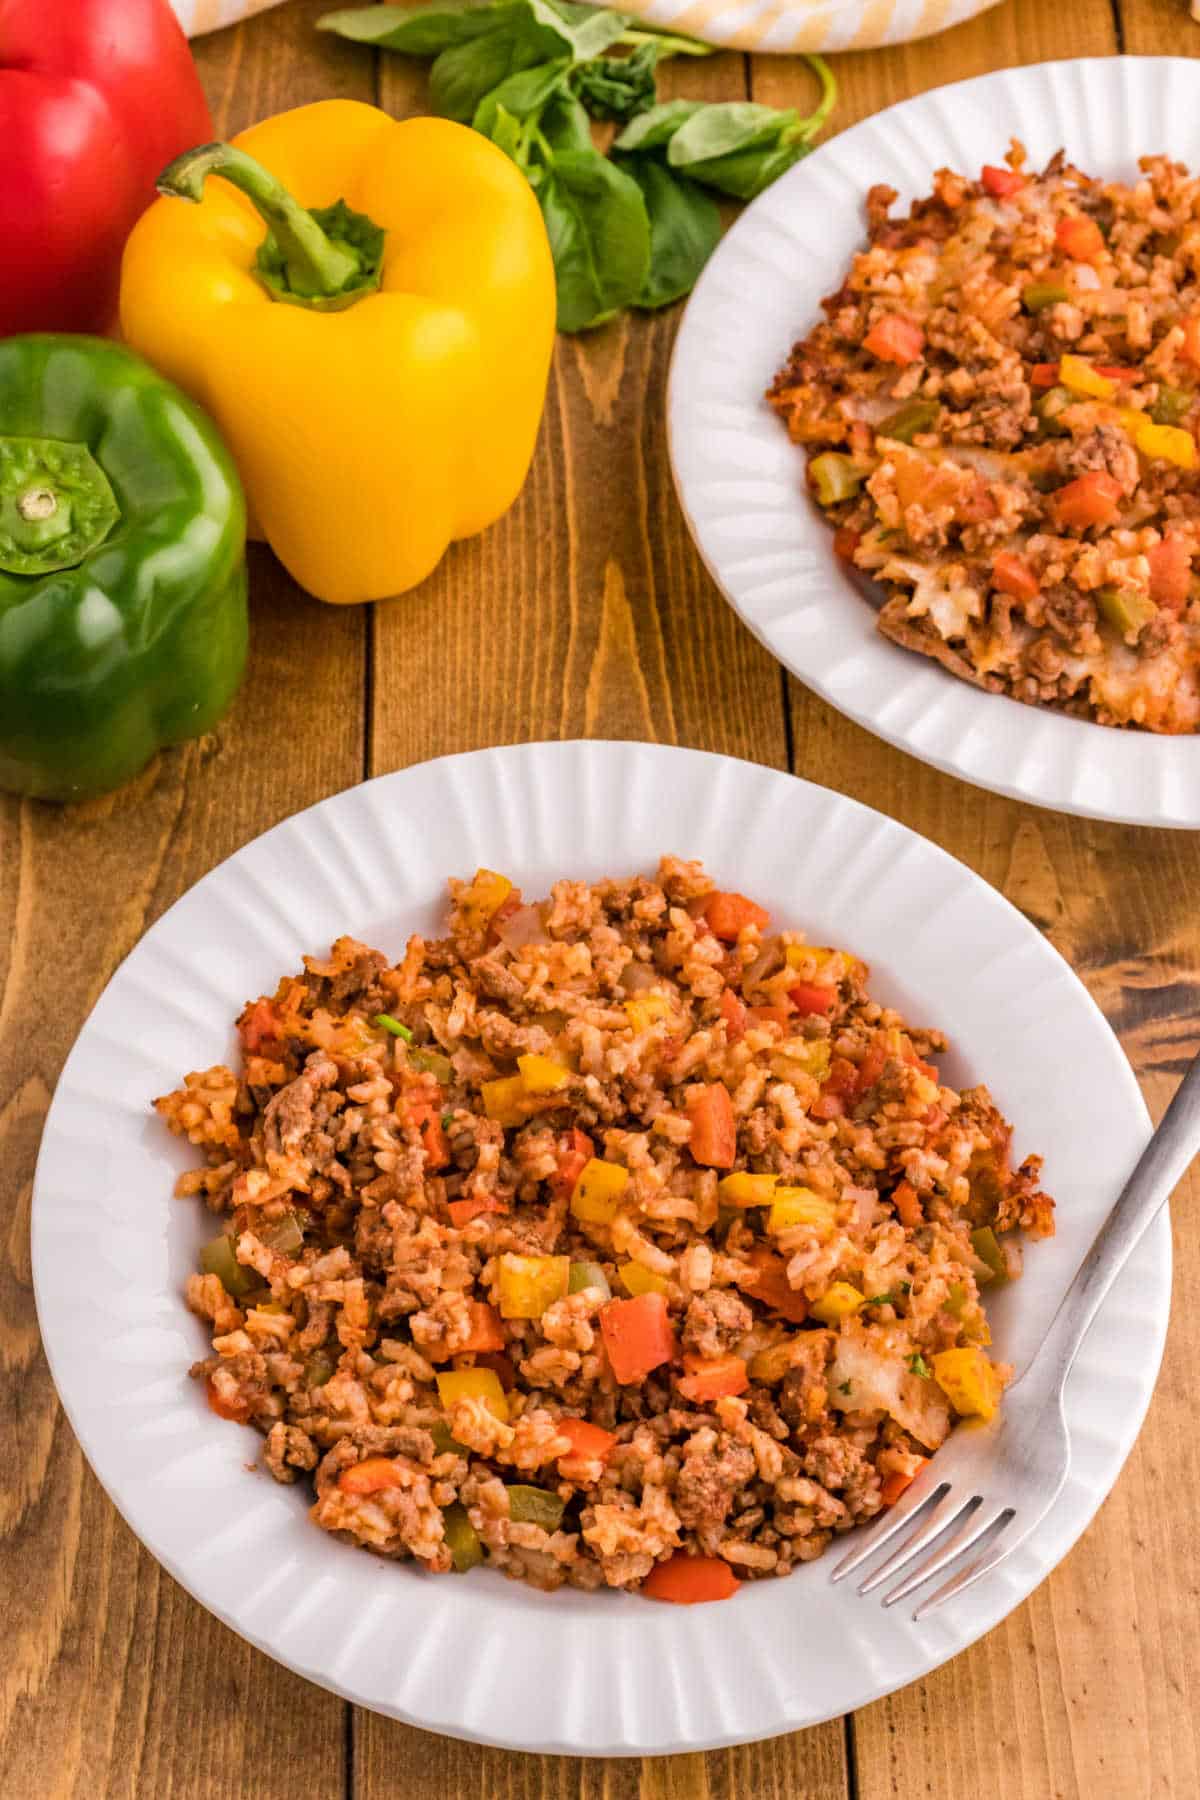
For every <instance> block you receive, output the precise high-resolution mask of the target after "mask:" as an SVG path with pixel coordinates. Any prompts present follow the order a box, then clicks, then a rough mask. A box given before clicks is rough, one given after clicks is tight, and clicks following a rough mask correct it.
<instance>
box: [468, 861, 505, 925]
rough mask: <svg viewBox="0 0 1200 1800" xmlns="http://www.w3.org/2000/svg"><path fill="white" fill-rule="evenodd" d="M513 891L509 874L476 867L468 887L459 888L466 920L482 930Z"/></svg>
mask: <svg viewBox="0 0 1200 1800" xmlns="http://www.w3.org/2000/svg"><path fill="white" fill-rule="evenodd" d="M511 893H512V882H511V881H510V880H509V879H508V876H507V875H497V873H496V871H495V869H476V871H475V874H474V876H473V878H472V879H471V880H470V881H468V883H467V885H466V887H464V888H460V889H459V890H458V904H459V907H460V908H461V910H462V915H463V919H464V921H465V922H466V923H467V924H468V925H470V926H472V927H473V928H474V929H475V930H476V931H482V929H483V927H484V926H485V925H486V924H488V922H489V921H490V919H491V918H492V916H493V914H495V913H496V912H498V911H499V909H500V908H501V907H502V906H503V904H504V902H505V901H506V900H507V899H508V896H509V895H510V894H511Z"/></svg>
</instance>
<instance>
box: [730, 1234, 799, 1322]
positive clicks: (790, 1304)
mask: <svg viewBox="0 0 1200 1800" xmlns="http://www.w3.org/2000/svg"><path fill="white" fill-rule="evenodd" d="M747 1260H748V1261H749V1262H751V1263H752V1264H753V1266H754V1270H755V1275H754V1280H753V1282H752V1283H750V1284H749V1285H748V1286H743V1288H742V1292H743V1293H744V1294H749V1296H750V1298H751V1299H752V1300H761V1301H762V1303H763V1305H764V1306H765V1307H767V1308H769V1310H770V1311H771V1312H773V1313H778V1314H779V1317H780V1318H781V1319H786V1320H787V1321H788V1323H789V1324H790V1325H803V1323H804V1321H805V1319H807V1317H808V1302H807V1300H806V1299H805V1298H804V1295H803V1294H799V1293H797V1292H796V1289H795V1288H794V1287H792V1286H791V1285H790V1284H789V1282H788V1278H787V1262H786V1260H785V1258H784V1257H782V1256H777V1255H776V1254H775V1252H774V1251H773V1250H768V1249H767V1248H766V1247H765V1245H762V1244H760V1245H758V1246H757V1247H756V1248H755V1249H753V1250H752V1251H751V1252H750V1255H749V1258H748V1259H747Z"/></svg>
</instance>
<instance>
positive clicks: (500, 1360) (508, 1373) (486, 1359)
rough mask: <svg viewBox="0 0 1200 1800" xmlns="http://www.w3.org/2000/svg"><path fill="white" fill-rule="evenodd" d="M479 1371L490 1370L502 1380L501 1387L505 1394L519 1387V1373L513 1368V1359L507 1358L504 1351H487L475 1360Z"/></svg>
mask: <svg viewBox="0 0 1200 1800" xmlns="http://www.w3.org/2000/svg"><path fill="white" fill-rule="evenodd" d="M475 1367H476V1368H477V1369H490V1370H491V1371H492V1373H493V1375H497V1376H499V1378H500V1386H501V1387H502V1388H503V1389H504V1391H505V1393H506V1394H507V1393H510V1392H511V1391H512V1389H513V1388H515V1387H516V1385H517V1371H516V1370H515V1369H514V1368H513V1365H512V1359H511V1358H510V1357H507V1356H505V1354H504V1352H503V1351H502V1350H485V1351H484V1352H483V1354H482V1356H477V1357H476V1358H475Z"/></svg>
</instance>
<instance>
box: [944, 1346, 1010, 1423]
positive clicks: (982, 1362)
mask: <svg viewBox="0 0 1200 1800" xmlns="http://www.w3.org/2000/svg"><path fill="white" fill-rule="evenodd" d="M932 1361H933V1379H934V1380H935V1381H936V1382H937V1384H938V1386H939V1387H940V1388H941V1390H942V1392H943V1394H945V1396H946V1398H947V1400H949V1402H950V1404H951V1406H952V1407H953V1408H954V1410H955V1412H956V1413H958V1414H960V1415H962V1416H974V1417H978V1418H980V1419H990V1418H992V1417H993V1415H994V1414H995V1411H996V1407H997V1404H998V1403H999V1397H1000V1383H999V1381H998V1380H997V1378H996V1371H995V1369H994V1368H993V1367H992V1365H991V1363H990V1362H989V1361H988V1359H987V1357H986V1356H985V1355H984V1354H983V1351H982V1350H941V1351H939V1352H938V1354H937V1355H936V1356H935V1357H933V1359H932Z"/></svg>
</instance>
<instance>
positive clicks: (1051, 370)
mask: <svg viewBox="0 0 1200 1800" xmlns="http://www.w3.org/2000/svg"><path fill="white" fill-rule="evenodd" d="M1029 379H1030V381H1031V382H1032V383H1033V385H1034V387H1044V388H1051V387H1057V386H1058V364H1057V363H1056V362H1054V363H1034V365H1033V367H1032V369H1031V370H1030V371H1029Z"/></svg>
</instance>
